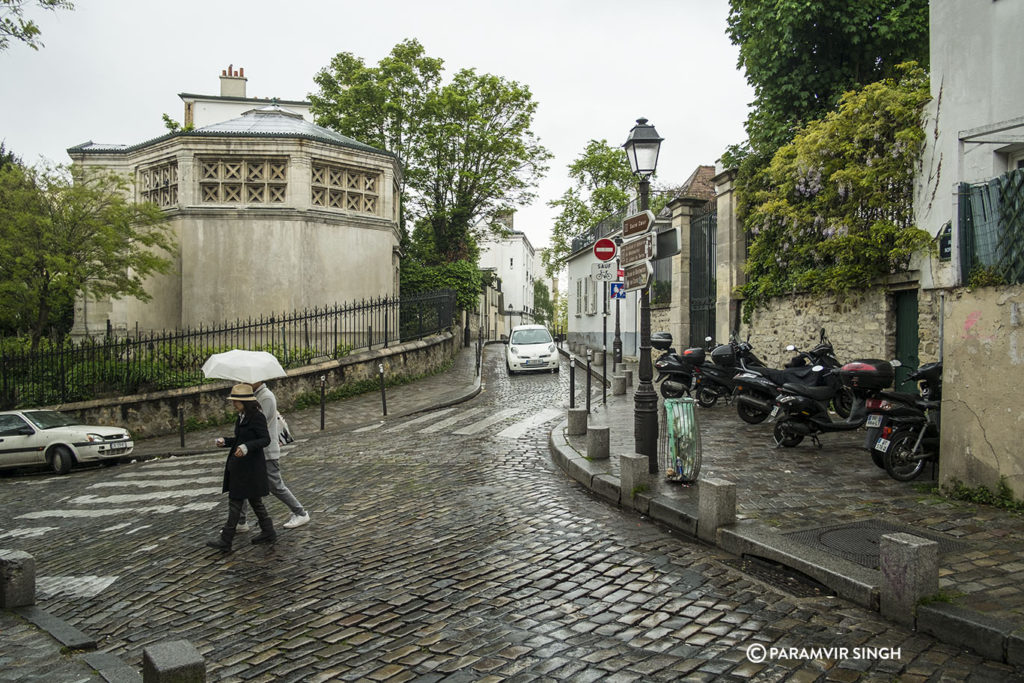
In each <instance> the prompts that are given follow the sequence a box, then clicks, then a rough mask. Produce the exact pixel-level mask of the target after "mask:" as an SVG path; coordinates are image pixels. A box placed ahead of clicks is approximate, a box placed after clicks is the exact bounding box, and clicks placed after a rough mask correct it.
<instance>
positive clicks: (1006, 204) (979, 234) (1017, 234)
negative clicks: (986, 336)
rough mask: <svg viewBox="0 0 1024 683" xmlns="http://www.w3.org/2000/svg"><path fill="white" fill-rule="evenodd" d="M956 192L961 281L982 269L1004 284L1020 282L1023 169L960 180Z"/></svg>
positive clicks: (1023, 247)
mask: <svg viewBox="0 0 1024 683" xmlns="http://www.w3.org/2000/svg"><path fill="white" fill-rule="evenodd" d="M959 195H960V197H959V199H960V202H959V204H960V220H959V233H960V269H961V278H962V281H963V282H964V283H968V282H970V281H971V277H972V275H974V274H976V273H977V272H978V271H979V269H982V270H987V271H990V272H991V273H992V274H994V275H996V276H998V277H1000V278H1001V279H1002V280H1004V281H1005V282H1006V283H1007V284H1018V283H1024V170H1014V171H1010V172H1008V173H1004V174H1003V175H1001V176H998V177H996V178H993V179H992V180H990V181H988V182H985V183H976V184H968V183H963V184H961V185H960V192H959Z"/></svg>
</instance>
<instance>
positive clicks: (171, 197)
mask: <svg viewBox="0 0 1024 683" xmlns="http://www.w3.org/2000/svg"><path fill="white" fill-rule="evenodd" d="M138 188H139V199H140V200H142V201H144V202H153V203H154V204H156V205H157V206H159V207H160V208H162V209H165V208H169V207H172V206H175V205H177V203H178V162H177V161H168V162H164V163H160V164H155V165H153V166H149V167H147V168H141V169H139V183H138Z"/></svg>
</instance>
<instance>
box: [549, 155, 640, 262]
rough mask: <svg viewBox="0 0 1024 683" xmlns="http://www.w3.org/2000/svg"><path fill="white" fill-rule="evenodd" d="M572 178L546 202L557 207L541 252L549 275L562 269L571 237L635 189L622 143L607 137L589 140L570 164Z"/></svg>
mask: <svg viewBox="0 0 1024 683" xmlns="http://www.w3.org/2000/svg"><path fill="white" fill-rule="evenodd" d="M569 177H570V178H571V179H572V180H573V181H574V182H573V186H572V187H570V188H569V189H567V190H566V191H565V192H564V193H563V194H562V196H561V197H560V198H558V199H555V200H552V201H550V202H548V206H550V207H552V208H554V209H559V214H558V216H557V217H556V218H555V224H554V226H552V229H551V246H550V247H548V248H546V249H544V250H543V251H542V252H541V261H542V263H543V264H544V270H545V272H546V273H547V276H548V277H552V276H554V274H555V273H557V272H558V271H559V270H561V269H562V263H563V262H564V261H565V259H566V258H567V257H568V256H569V254H570V252H571V250H572V239H573V237H575V236H576V235H579V234H580V233H582V232H585V231H587V230H589V229H591V228H592V227H594V226H595V225H597V224H598V223H600V222H601V221H602V220H603V219H605V218H607V217H608V216H610V215H612V214H613V213H614V212H615V211H616V210H618V209H619V208H621V207H622V206H624V205H625V204H626V203H628V202H629V200H630V198H631V197H632V196H633V194H634V193H635V189H636V183H637V180H636V176H634V175H633V172H632V171H631V170H630V168H629V160H628V159H627V158H626V153H625V151H624V150H623V149H622V148H621V147H612V146H610V145H609V144H608V141H607V140H591V141H590V142H588V143H587V147H586V149H584V151H583V153H582V154H580V155H579V156H578V157H576V160H575V161H573V163H571V164H569Z"/></svg>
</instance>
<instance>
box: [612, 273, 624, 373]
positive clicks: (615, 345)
mask: <svg viewBox="0 0 1024 683" xmlns="http://www.w3.org/2000/svg"><path fill="white" fill-rule="evenodd" d="M618 269H619V266H618V263H616V268H615V270H616V275H617V274H618ZM616 281H618V277H616ZM612 358H613V359H614V363H615V369H616V370H618V368H619V363H621V362H622V336H621V335H620V334H619V297H618V295H616V297H615V339H614V340H613V341H612Z"/></svg>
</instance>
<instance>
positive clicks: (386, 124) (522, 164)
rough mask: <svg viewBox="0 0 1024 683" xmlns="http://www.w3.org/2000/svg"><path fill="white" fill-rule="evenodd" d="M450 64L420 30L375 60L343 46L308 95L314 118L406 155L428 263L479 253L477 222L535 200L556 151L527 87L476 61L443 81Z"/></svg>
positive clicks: (408, 189) (407, 189) (406, 202)
mask: <svg viewBox="0 0 1024 683" xmlns="http://www.w3.org/2000/svg"><path fill="white" fill-rule="evenodd" d="M443 64H444V63H443V61H442V60H440V59H432V58H429V57H427V56H426V51H425V50H424V48H423V46H422V45H420V43H419V42H417V41H415V40H406V41H404V42H402V43H399V44H398V45H396V46H395V47H394V48H393V49H392V51H391V54H390V55H388V56H387V57H385V58H384V59H382V60H381V61H380V62H379V63H378V65H377V66H376V67H368V66H366V64H365V63H364V62H363V60H362V59H361V58H359V57H356V56H354V55H352V54H351V53H347V52H343V53H339V54H338V55H336V56H335V57H334V58H333V59H332V60H331V64H330V66H329V67H327V68H325V69H322V70H321V71H320V72H319V73H318V74H317V75H316V77H315V78H314V81H315V82H316V84H317V86H318V87H319V91H318V92H317V93H313V94H311V95H310V102H311V105H312V107H311V108H312V111H313V113H314V115H315V116H316V120H317V123H319V124H320V125H323V126H326V127H328V128H333V129H334V130H337V131H339V132H340V133H342V134H345V135H348V136H350V137H353V138H355V139H357V140H360V141H362V142H365V143H368V144H371V145H376V146H378V147H382V148H384V149H386V150H388V151H390V152H391V153H393V154H395V156H396V157H397V158H398V159H399V160H400V161H401V162H402V165H403V176H402V179H401V182H402V186H401V188H400V189H401V191H402V198H403V202H402V205H403V214H402V225H403V233H404V232H405V230H406V228H405V227H404V226H405V225H406V224H407V223H413V224H415V225H416V226H417V228H418V229H421V230H424V231H427V232H429V239H428V240H426V241H428V242H429V244H430V249H431V255H432V258H431V259H430V260H428V261H427V263H428V264H430V265H435V264H437V263H443V262H453V261H460V260H467V259H469V260H471V259H473V258H474V257H475V251H474V250H475V243H474V239H473V238H474V235H473V230H474V226H475V225H477V224H478V223H480V222H481V220H482V222H483V224H484V225H486V226H488V227H489V226H490V225H491V224H492V223H493V218H494V216H495V215H497V214H499V213H501V212H503V211H507V210H509V209H511V208H513V207H515V206H519V205H525V204H528V203H529V202H530V201H531V200H532V199H533V198H534V195H533V192H532V188H533V187H534V186H535V185H536V183H537V182H538V181H539V179H540V178H541V177H542V176H543V174H544V173H545V172H546V171H547V166H546V165H545V164H546V162H547V160H548V159H550V158H551V154H550V153H549V152H548V151H547V150H546V149H545V148H544V147H543V146H541V145H540V144H539V143H538V141H537V139H536V137H535V136H534V134H533V132H532V130H531V128H532V125H533V117H534V114H535V113H536V109H537V104H536V102H534V101H533V96H532V94H531V92H530V90H529V88H527V87H526V86H525V85H523V84H520V83H516V82H515V81H508V80H506V79H504V78H501V77H500V76H492V75H489V74H480V73H477V72H476V71H475V70H473V69H463V70H462V71H459V72H458V73H456V74H455V75H454V77H453V78H452V80H451V82H449V83H448V84H445V85H442V84H441V72H442V68H443Z"/></svg>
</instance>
